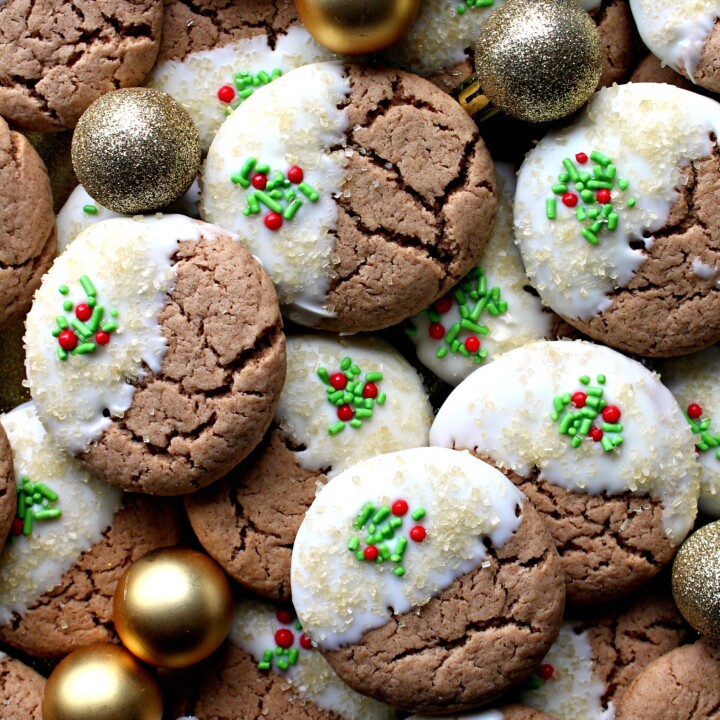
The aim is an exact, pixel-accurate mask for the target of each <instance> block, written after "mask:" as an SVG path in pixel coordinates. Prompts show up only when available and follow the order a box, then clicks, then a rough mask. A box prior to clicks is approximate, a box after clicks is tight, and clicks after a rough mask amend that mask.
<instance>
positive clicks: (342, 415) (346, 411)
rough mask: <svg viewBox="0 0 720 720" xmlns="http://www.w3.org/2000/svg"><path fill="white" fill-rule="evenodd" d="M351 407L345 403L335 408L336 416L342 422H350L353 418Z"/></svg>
mask: <svg viewBox="0 0 720 720" xmlns="http://www.w3.org/2000/svg"><path fill="white" fill-rule="evenodd" d="M353 414H354V413H353V409H352V408H351V407H350V406H349V405H348V404H347V403H346V404H345V405H341V406H340V407H339V408H338V409H337V416H338V419H339V420H342V421H343V422H350V421H351V420H352V419H353Z"/></svg>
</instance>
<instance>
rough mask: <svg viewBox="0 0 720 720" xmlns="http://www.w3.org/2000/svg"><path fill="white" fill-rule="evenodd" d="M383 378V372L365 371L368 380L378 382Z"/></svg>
mask: <svg viewBox="0 0 720 720" xmlns="http://www.w3.org/2000/svg"><path fill="white" fill-rule="evenodd" d="M382 379H383V374H382V373H381V372H369V373H365V380H366V381H367V382H371V383H376V382H380V381H381V380H382Z"/></svg>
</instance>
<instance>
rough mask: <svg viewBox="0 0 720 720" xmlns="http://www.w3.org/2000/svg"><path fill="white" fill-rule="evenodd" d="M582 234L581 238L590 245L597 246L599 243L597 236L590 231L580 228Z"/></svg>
mask: <svg viewBox="0 0 720 720" xmlns="http://www.w3.org/2000/svg"><path fill="white" fill-rule="evenodd" d="M580 232H581V233H582V236H583V237H584V238H585V239H586V240H587V241H588V242H589V243H590V244H591V245H597V244H598V243H599V242H600V241H599V240H598V238H597V235H595V233H593V232H592V231H591V230H588V228H582V229H581V230H580Z"/></svg>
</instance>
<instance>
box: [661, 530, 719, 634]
mask: <svg viewBox="0 0 720 720" xmlns="http://www.w3.org/2000/svg"><path fill="white" fill-rule="evenodd" d="M672 590H673V597H674V598H675V604H676V605H677V606H678V609H679V610H680V612H681V613H682V614H683V616H684V618H685V619H686V620H687V621H688V622H689V623H690V625H692V626H693V627H694V628H695V629H696V630H697V631H698V632H700V633H702V634H703V635H707V636H708V637H711V638H714V639H715V640H720V520H718V521H716V522H714V523H710V524H709V525H705V527H702V528H700V529H699V530H698V531H697V532H694V533H693V534H692V535H691V536H690V537H689V538H688V539H687V540H686V541H685V542H684V543H683V544H682V547H681V548H680V550H678V554H677V555H676V556H675V562H674V563H673V570H672Z"/></svg>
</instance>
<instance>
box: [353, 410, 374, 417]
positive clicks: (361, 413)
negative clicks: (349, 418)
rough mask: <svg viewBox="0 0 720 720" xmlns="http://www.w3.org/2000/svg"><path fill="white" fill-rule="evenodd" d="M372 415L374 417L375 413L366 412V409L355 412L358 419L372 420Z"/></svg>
mask: <svg viewBox="0 0 720 720" xmlns="http://www.w3.org/2000/svg"><path fill="white" fill-rule="evenodd" d="M372 415H373V411H372V410H366V409H365V408H358V409H357V410H356V411H355V417H358V418H365V419H367V418H371V417H372Z"/></svg>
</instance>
